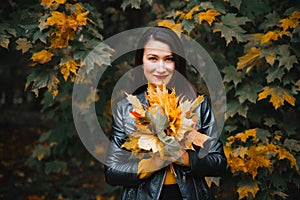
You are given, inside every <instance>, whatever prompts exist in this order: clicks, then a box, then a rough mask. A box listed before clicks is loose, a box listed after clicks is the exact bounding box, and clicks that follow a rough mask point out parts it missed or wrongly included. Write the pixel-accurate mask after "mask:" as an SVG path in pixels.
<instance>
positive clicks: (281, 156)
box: [277, 146, 299, 171]
mask: <svg viewBox="0 0 300 200" xmlns="http://www.w3.org/2000/svg"><path fill="white" fill-rule="evenodd" d="M277 153H278V154H279V160H282V159H287V160H289V161H290V163H291V167H295V168H296V170H297V171H298V170H299V166H298V164H297V160H296V158H295V157H294V156H293V154H291V153H290V152H289V151H288V150H286V149H285V148H283V147H281V146H278V151H277Z"/></svg>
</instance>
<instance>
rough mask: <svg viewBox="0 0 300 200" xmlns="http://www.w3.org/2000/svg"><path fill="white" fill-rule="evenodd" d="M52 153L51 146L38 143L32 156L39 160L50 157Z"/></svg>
mask: <svg viewBox="0 0 300 200" xmlns="http://www.w3.org/2000/svg"><path fill="white" fill-rule="evenodd" d="M50 154H51V150H50V146H43V145H41V144H38V145H36V146H35V147H34V150H33V153H32V155H31V156H32V157H34V158H37V159H38V160H39V161H41V160H42V159H44V158H46V157H48V156H49V155H50Z"/></svg>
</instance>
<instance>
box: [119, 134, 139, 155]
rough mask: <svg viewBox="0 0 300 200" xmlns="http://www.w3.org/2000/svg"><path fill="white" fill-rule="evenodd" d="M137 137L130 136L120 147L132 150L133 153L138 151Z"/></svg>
mask: <svg viewBox="0 0 300 200" xmlns="http://www.w3.org/2000/svg"><path fill="white" fill-rule="evenodd" d="M138 142H139V138H137V137H130V138H129V139H128V140H127V141H126V142H124V143H123V145H122V146H121V147H122V148H126V149H127V150H129V151H132V152H133V153H139V152H141V149H140V147H139V144H138Z"/></svg>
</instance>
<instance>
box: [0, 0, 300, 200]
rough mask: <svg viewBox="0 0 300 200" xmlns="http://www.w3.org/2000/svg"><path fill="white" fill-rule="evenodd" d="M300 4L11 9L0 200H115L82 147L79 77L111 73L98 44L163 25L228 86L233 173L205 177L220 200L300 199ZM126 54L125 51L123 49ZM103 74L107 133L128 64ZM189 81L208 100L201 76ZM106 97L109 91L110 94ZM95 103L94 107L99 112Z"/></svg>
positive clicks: (67, 4)
mask: <svg viewBox="0 0 300 200" xmlns="http://www.w3.org/2000/svg"><path fill="white" fill-rule="evenodd" d="M299 19H300V5H299V1H295V0H283V1H276V0H251V1H250V0H211V1H200V0H185V1H184V0H182V1H175V0H166V1H160V0H116V1H113V0H103V1H88V0H78V1H73V0H26V1H25V0H4V1H2V2H1V8H0V53H1V54H0V56H1V62H0V65H1V67H0V75H1V79H0V88H1V89H0V91H1V93H0V106H1V107H0V111H1V112H0V119H1V120H0V136H1V141H0V151H1V163H0V169H1V172H0V181H1V189H0V198H2V199H98V200H99V199H117V198H118V195H119V193H120V188H113V187H110V186H109V185H107V184H106V183H105V181H104V178H103V172H102V170H103V166H102V164H101V163H99V162H98V161H97V160H95V159H94V158H93V157H92V156H91V155H90V154H89V153H88V152H87V151H86V149H85V148H84V146H83V145H82V143H81V141H80V139H79V137H78V135H77V133H76V130H75V127H74V122H73V117H72V88H73V85H74V80H75V77H76V75H77V72H78V70H79V69H80V68H84V67H90V68H89V69H88V72H89V73H91V74H92V73H93V70H95V69H94V68H95V67H100V68H101V67H102V66H104V65H110V57H111V55H112V54H113V49H112V48H111V47H109V46H107V45H104V44H102V45H101V46H100V47H99V49H98V51H97V53H98V55H99V56H98V57H97V59H95V60H92V61H91V62H94V63H97V64H98V65H95V66H92V67H91V66H86V65H85V63H84V62H83V60H84V58H85V57H86V55H87V54H88V53H89V52H91V51H92V50H93V49H94V48H95V47H96V46H97V45H98V44H99V43H100V42H101V41H103V40H105V39H106V38H108V37H110V36H113V35H115V34H117V33H120V32H122V31H125V30H129V29H132V28H138V27H146V26H155V25H162V26H167V27H170V28H172V29H174V30H176V31H179V32H182V33H184V34H186V35H188V36H190V37H192V38H193V39H195V40H197V41H198V42H199V43H200V44H201V45H202V46H203V47H204V48H205V50H206V51H207V52H208V53H209V55H210V56H211V57H212V58H213V60H214V61H215V63H216V65H217V66H218V68H219V71H220V73H221V75H222V77H223V83H224V85H225V88H226V94H227V111H226V116H225V125H224V128H223V133H222V138H221V139H222V141H223V143H224V148H225V153H226V156H227V158H228V170H227V172H226V174H224V176H223V177H221V178H209V179H207V182H208V183H209V185H210V187H211V188H212V191H213V193H214V195H215V197H216V199H224V200H225V199H226V200H228V199H259V200H265V199H266V200H267V199H297V197H298V196H299V194H300V192H299V191H300V178H299V165H300V153H299V151H300V125H299V119H300V113H299V108H300V107H299V101H300V95H299V92H300V73H299V70H300V68H299V58H300V51H299V50H300V49H299V42H300V25H299ZM124 45H126V44H124ZM130 58H131V57H130V55H128V58H127V59H126V58H125V59H120V60H118V61H117V62H115V63H113V65H112V66H111V67H109V68H108V69H107V70H106V71H105V76H104V78H102V79H101V80H100V82H99V88H90V91H87V94H86V95H87V96H89V95H93V94H96V98H95V99H94V100H95V101H96V103H95V106H96V110H97V114H98V119H99V123H100V124H101V126H102V127H103V128H104V130H105V131H106V132H107V133H109V130H110V126H109V123H110V116H111V108H110V102H109V99H110V96H111V91H112V88H113V86H114V84H115V82H116V81H117V80H118V78H119V77H120V76H122V74H124V73H125V72H126V71H128V70H129V69H130V68H131V67H130V66H131V65H132V60H131V59H130ZM188 75H189V76H190V79H191V80H192V81H193V83H194V84H195V85H196V86H197V89H199V91H200V92H203V93H206V89H205V83H203V81H201V78H200V75H199V74H197V73H196V72H195V70H193V68H192V66H191V67H190V68H189V74H188ZM103 88H105V89H103ZM92 100H93V98H89V99H88V100H87V102H86V106H89V105H90V104H91V103H93V101H92Z"/></svg>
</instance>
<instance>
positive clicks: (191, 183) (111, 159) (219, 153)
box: [105, 27, 227, 200]
mask: <svg viewBox="0 0 300 200" xmlns="http://www.w3.org/2000/svg"><path fill="white" fill-rule="evenodd" d="M138 47H139V48H140V49H138V50H137V51H136V57H135V64H136V66H139V65H142V66H143V71H144V76H145V78H146V79H147V80H148V82H149V83H152V84H154V85H157V86H159V85H162V84H166V85H167V84H169V83H170V82H172V81H175V80H176V79H175V75H174V74H175V71H178V72H180V73H181V74H182V75H184V76H185V68H186V63H185V60H184V59H183V57H184V50H183V47H182V44H181V41H180V39H179V38H178V36H177V35H176V34H175V33H174V32H173V31H172V30H170V29H168V28H164V27H153V28H150V29H149V30H147V31H146V32H145V33H144V34H143V36H142V37H141V39H140V42H139V46H138ZM174 52H175V53H174ZM179 55H180V56H179ZM146 88H147V87H141V88H139V89H138V90H137V91H136V92H135V93H134V94H135V95H137V97H138V98H139V100H140V101H141V102H142V103H144V104H146V103H147V101H146V98H145V91H146ZM132 109H133V107H132V105H131V104H129V102H128V101H127V100H125V99H124V100H122V101H120V102H119V103H118V104H117V106H116V112H114V113H113V127H112V133H111V147H110V151H109V155H108V158H107V163H106V164H107V166H106V167H105V177H106V181H107V182H108V183H109V184H111V185H114V186H116V185H119V186H123V191H122V199H130V200H134V199H138V200H139V199H142V200H148V199H149V200H152V199H157V200H167V199H170V200H180V199H187V200H197V199H198V200H200V199H201V200H202V199H213V197H212V195H211V193H210V191H209V188H208V186H207V184H206V182H205V178H204V177H205V176H220V175H222V173H223V172H224V171H225V169H226V165H227V162H226V158H225V156H224V152H223V146H222V143H221V142H220V141H217V142H216V143H215V145H214V146H213V147H212V148H210V149H209V152H208V154H207V155H205V156H204V157H201V158H200V157H199V156H198V155H199V154H198V151H199V149H200V148H197V147H195V148H196V151H192V150H188V151H180V152H175V153H176V154H178V157H177V158H174V157H171V156H166V157H164V158H160V157H159V155H156V156H153V157H147V158H143V159H138V158H136V157H132V156H131V153H130V152H127V151H125V150H124V149H122V148H121V146H122V144H123V143H124V142H125V140H126V135H127V134H130V133H132V132H134V129H135V128H134V127H135V125H134V120H133V119H132V118H131V116H130V114H129V113H130V111H132ZM196 110H197V113H198V118H199V119H200V120H199V122H198V126H199V127H200V130H199V132H201V133H205V134H207V135H212V131H213V130H214V128H213V127H214V124H215V119H214V116H213V113H212V111H211V108H210V105H209V103H208V101H207V99H205V100H204V101H203V102H202V103H201V104H200V106H199V107H198V108H197V109H196ZM171 162H172V166H173V168H172V169H173V170H170V169H171V168H170V167H168V166H166V165H168V164H170V163H171Z"/></svg>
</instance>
